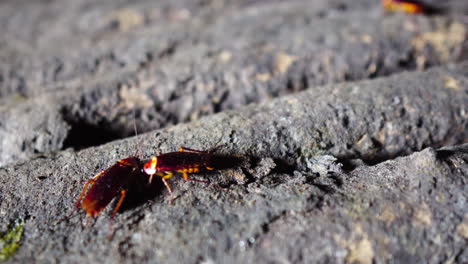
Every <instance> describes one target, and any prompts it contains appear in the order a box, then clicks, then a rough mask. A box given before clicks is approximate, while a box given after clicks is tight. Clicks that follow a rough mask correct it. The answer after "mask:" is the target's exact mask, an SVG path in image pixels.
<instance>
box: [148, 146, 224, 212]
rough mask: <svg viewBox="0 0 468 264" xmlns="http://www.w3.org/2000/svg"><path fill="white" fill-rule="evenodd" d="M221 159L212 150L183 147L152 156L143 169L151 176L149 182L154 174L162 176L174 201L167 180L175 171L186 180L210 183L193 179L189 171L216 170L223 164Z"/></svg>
mask: <svg viewBox="0 0 468 264" xmlns="http://www.w3.org/2000/svg"><path fill="white" fill-rule="evenodd" d="M220 160H221V159H219V158H218V157H217V156H215V155H213V154H212V151H201V150H195V149H189V148H184V147H181V148H179V151H178V152H169V153H164V154H161V155H159V156H154V157H152V158H151V159H150V160H149V161H148V162H146V163H145V164H144V165H143V170H144V172H145V173H146V174H148V175H149V176H150V178H149V182H151V180H152V179H153V176H154V175H156V176H159V177H161V179H162V181H163V183H164V185H165V186H166V188H167V190H168V191H169V193H170V194H171V203H172V200H173V194H172V189H171V187H170V186H169V183H168V182H167V180H168V179H169V178H171V177H172V176H174V173H180V174H182V177H183V178H184V180H186V181H197V182H203V183H209V182H207V181H202V180H198V179H192V178H190V177H189V173H196V172H199V171H201V170H214V169H215V168H218V167H220V166H221V165H222V164H220ZM215 186H217V185H215ZM217 187H219V186H217ZM219 188H221V187H219Z"/></svg>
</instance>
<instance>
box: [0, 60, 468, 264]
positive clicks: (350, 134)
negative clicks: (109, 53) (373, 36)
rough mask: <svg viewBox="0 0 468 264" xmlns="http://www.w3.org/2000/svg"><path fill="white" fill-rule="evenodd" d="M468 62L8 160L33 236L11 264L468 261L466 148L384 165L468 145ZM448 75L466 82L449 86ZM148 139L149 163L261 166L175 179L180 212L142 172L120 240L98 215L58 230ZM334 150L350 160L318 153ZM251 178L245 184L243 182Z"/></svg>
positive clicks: (4, 190)
mask: <svg viewBox="0 0 468 264" xmlns="http://www.w3.org/2000/svg"><path fill="white" fill-rule="evenodd" d="M466 69H467V67H466V65H465V64H459V65H453V66H450V67H445V68H438V69H433V70H430V71H428V72H424V73H412V74H408V73H405V74H400V75H397V76H394V77H389V78H385V79H379V80H373V81H363V82H357V83H344V84H339V85H330V86H323V87H317V88H315V89H312V90H309V91H305V92H302V93H299V94H296V95H291V96H287V97H282V98H279V99H275V100H273V101H270V102H266V103H264V104H260V105H252V106H248V107H245V108H243V109H240V110H236V111H230V112H223V113H220V114H217V115H214V116H211V117H207V118H203V119H201V120H199V121H195V122H191V123H187V124H182V125H177V126H174V127H170V128H166V129H162V130H157V131H154V132H151V133H148V134H144V135H141V136H139V137H138V138H131V139H127V140H122V141H115V142H112V143H109V144H106V145H104V146H102V147H96V148H89V149H86V150H83V151H80V152H76V153H75V152H73V151H71V150H70V151H65V152H60V153H57V154H56V155H53V156H50V157H41V158H37V159H34V160H30V161H28V162H25V163H22V164H17V165H13V166H8V167H5V168H4V169H2V170H0V180H1V184H0V193H1V195H2V202H1V204H0V212H1V214H2V215H1V217H2V219H9V220H10V219H15V218H18V217H21V218H24V219H26V223H25V240H24V243H23V245H22V247H21V248H20V250H19V251H18V253H17V255H15V256H14V258H13V259H12V261H20V260H21V261H32V260H33V259H36V260H37V259H39V260H41V261H42V262H53V261H59V260H60V262H65V263H67V262H87V263H89V262H102V261H124V260H129V259H131V260H132V261H134V262H135V263H136V262H138V263H149V262H153V261H154V260H156V259H157V260H160V261H170V262H178V261H182V262H196V261H210V260H213V261H215V262H222V261H225V260H229V261H233V262H234V261H239V260H242V261H247V260H249V261H250V260H258V261H267V260H271V261H274V260H275V259H288V260H291V261H294V262H295V261H303V262H310V261H314V262H315V261H319V262H327V261H333V262H342V261H346V262H354V261H356V262H359V263H371V262H372V261H373V260H377V261H386V260H389V259H395V258H397V259H401V261H402V262H407V261H410V262H411V261H416V262H418V261H422V260H430V262H439V261H442V260H445V259H447V258H453V259H457V260H465V259H466V252H465V251H464V250H466V249H465V248H466V240H465V238H464V235H465V233H464V231H463V230H464V226H465V222H463V221H466V220H464V219H466V214H467V213H468V211H467V208H468V207H467V206H466V198H467V193H468V192H467V189H466V186H467V185H466V181H467V178H466V170H467V167H466V159H467V157H466V152H467V151H468V150H467V146H466V145H461V146H459V147H456V148H453V149H444V150H434V149H432V148H430V149H426V150H424V151H422V152H418V153H414V154H412V155H410V156H407V157H404V158H397V159H395V160H388V161H385V162H382V163H378V162H379V161H381V160H385V159H390V158H393V157H394V156H397V155H401V154H408V153H411V152H413V151H416V150H420V149H422V148H424V146H425V145H443V144H450V143H454V144H456V143H461V142H463V140H466V138H467V135H466V133H467V132H466V131H467V130H466V127H467V118H466V116H464V115H466V110H465V108H466V101H467V95H466V94H467V93H466V91H467V90H468V83H467V82H466V77H465V76H466ZM448 77H449V78H451V79H453V80H456V83H457V88H456V89H454V88H450V87H447V85H445V84H446V82H444V80H445V79H446V78H448ZM434 98H437V100H430V99H434ZM402 117H404V118H402ZM402 131H404V132H403V133H402ZM366 137H367V138H370V139H369V142H370V143H369V142H365V141H366V140H368V139H366ZM140 139H143V141H142V142H141V140H140ZM140 142H141V150H142V152H143V155H144V157H149V156H150V155H153V154H155V153H162V152H168V151H174V150H176V149H177V148H178V147H179V146H187V147H192V148H199V149H210V148H212V147H214V146H217V145H220V144H221V145H223V147H222V148H221V149H220V152H221V153H224V154H228V155H244V156H245V157H250V158H249V159H250V160H251V161H250V162H247V163H246V164H243V165H242V168H240V169H231V170H227V171H225V172H223V171H221V172H216V173H214V174H202V175H201V177H209V178H210V179H211V180H213V181H215V182H219V183H221V184H225V185H228V186H229V187H230V189H231V190H230V191H219V190H216V189H214V188H205V187H203V186H202V185H199V184H195V183H187V182H183V181H181V180H174V181H172V184H173V185H174V186H173V187H174V190H175V193H176V196H177V198H176V200H175V205H174V206H169V205H168V201H169V199H168V195H167V193H166V191H165V190H164V189H163V187H162V186H161V184H160V183H159V184H155V185H153V186H147V185H146V180H145V179H142V181H141V184H140V185H139V186H138V187H137V189H144V190H143V191H141V190H138V191H133V194H132V195H130V198H129V202H127V204H126V205H125V206H124V210H122V213H120V214H119V215H118V217H117V218H116V221H115V225H114V227H115V235H114V238H113V240H112V241H108V240H107V236H108V234H109V229H108V228H109V227H108V218H106V217H99V218H98V219H97V220H96V221H95V222H94V221H92V220H90V219H86V218H85V216H84V215H83V213H80V214H79V215H78V216H76V217H73V218H72V219H70V220H69V221H64V222H61V223H60V224H58V225H55V224H54V223H55V221H56V220H58V219H59V218H61V217H62V216H65V215H66V214H67V213H68V212H69V211H70V210H71V209H72V205H73V202H74V199H76V195H77V194H78V193H79V192H80V190H81V188H82V183H83V181H84V180H85V179H87V178H90V177H91V176H92V175H93V174H94V173H96V172H97V171H99V170H100V169H102V168H106V167H108V166H110V165H111V164H112V163H113V162H115V161H116V160H117V159H120V158H123V157H126V156H127V155H129V154H131V153H134V150H135V146H137V145H138V144H139V143H140ZM324 154H331V155H333V156H335V157H337V158H340V160H341V161H343V162H346V163H345V165H346V166H344V167H342V166H341V165H339V164H338V163H336V162H337V161H334V159H332V158H327V157H325V156H324V157H323V158H320V155H324ZM355 158H361V159H364V160H366V161H367V162H368V163H371V164H373V163H378V164H377V165H375V166H369V165H365V164H364V163H362V162H359V160H351V159H355ZM255 160H257V161H255ZM272 162H273V163H274V164H271V163H272ZM314 164H316V165H317V166H320V168H321V169H320V170H317V169H316V168H317V166H314ZM327 164H328V165H327ZM327 168H328V169H327ZM327 170H329V173H327V172H326V171H327ZM252 173H253V174H254V175H252ZM257 173H258V175H256V174H257ZM236 175H237V177H235V176H236ZM242 177H244V178H246V179H247V181H246V182H245V183H242V182H240V183H239V181H236V179H235V178H242ZM108 212H109V209H108V210H106V211H105V214H108ZM4 224H5V223H2V225H4ZM450 230H459V231H457V232H455V231H454V232H452V231H450ZM433 239H437V241H439V243H432V242H430V241H432V240H433ZM82 252H86V254H83V253H82ZM434 252H439V253H440V254H433V253H434ZM442 252H449V253H450V255H443V254H442ZM447 254H448V253H447Z"/></svg>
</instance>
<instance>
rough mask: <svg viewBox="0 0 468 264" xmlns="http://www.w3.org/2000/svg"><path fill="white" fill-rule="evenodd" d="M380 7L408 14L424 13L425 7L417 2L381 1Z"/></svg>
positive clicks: (415, 0)
mask: <svg viewBox="0 0 468 264" xmlns="http://www.w3.org/2000/svg"><path fill="white" fill-rule="evenodd" d="M382 6H383V8H384V9H385V10H388V11H393V12H395V11H403V12H406V13H410V14H422V13H425V12H426V11H427V10H426V7H425V6H424V5H423V3H422V2H420V1H417V0H382Z"/></svg>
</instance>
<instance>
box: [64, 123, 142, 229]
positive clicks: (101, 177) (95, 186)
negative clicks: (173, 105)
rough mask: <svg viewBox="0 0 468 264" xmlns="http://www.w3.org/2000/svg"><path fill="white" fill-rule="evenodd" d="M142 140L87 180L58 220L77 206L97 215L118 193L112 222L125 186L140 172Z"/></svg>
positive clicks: (88, 213) (125, 191)
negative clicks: (66, 211) (72, 204)
mask: <svg viewBox="0 0 468 264" xmlns="http://www.w3.org/2000/svg"><path fill="white" fill-rule="evenodd" d="M134 125H135V124H134ZM135 134H136V125H135ZM142 142H143V139H142V140H141V141H140V143H139V144H138V147H137V149H136V151H135V154H134V155H133V156H129V157H127V158H125V159H121V160H119V161H117V162H116V163H115V164H114V165H112V166H110V167H109V168H107V169H105V170H103V171H101V172H100V173H98V174H97V175H96V176H94V177H93V178H91V179H89V180H87V181H86V183H85V185H84V187H83V190H82V191H81V193H80V196H79V198H78V200H77V201H76V203H75V208H74V210H73V211H72V212H71V213H70V215H68V216H67V217H65V218H63V219H61V220H60V221H62V220H65V219H67V218H69V217H70V216H71V215H73V213H74V212H75V211H76V210H77V209H79V208H81V209H83V210H84V211H85V212H86V214H87V215H88V216H89V217H95V216H98V215H99V213H100V212H101V211H102V210H103V209H104V208H105V207H106V206H107V205H108V204H109V203H110V202H111V201H112V200H113V199H114V198H115V197H116V196H118V195H120V198H119V200H118V201H117V204H116V206H115V207H114V210H113V212H112V215H111V223H112V220H113V218H114V217H115V215H116V214H117V212H118V211H119V208H120V206H121V205H122V203H123V201H124V199H125V196H126V194H127V188H128V187H129V185H130V183H132V181H133V180H134V179H136V177H137V176H138V175H139V174H141V173H142V168H143V166H142V165H143V162H142V161H141V160H140V159H139V158H138V157H137V154H138V150H139V146H140V145H141V143H142ZM60 221H59V222H60Z"/></svg>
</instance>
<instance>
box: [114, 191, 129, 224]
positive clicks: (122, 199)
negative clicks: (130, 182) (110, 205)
mask: <svg viewBox="0 0 468 264" xmlns="http://www.w3.org/2000/svg"><path fill="white" fill-rule="evenodd" d="M126 195H127V191H126V190H121V191H120V198H119V201H118V202H117V205H116V206H115V208H114V211H113V212H112V216H111V220H112V219H114V216H115V215H116V214H117V212H118V211H119V208H120V206H122V203H123V201H124V199H125V196H126Z"/></svg>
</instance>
